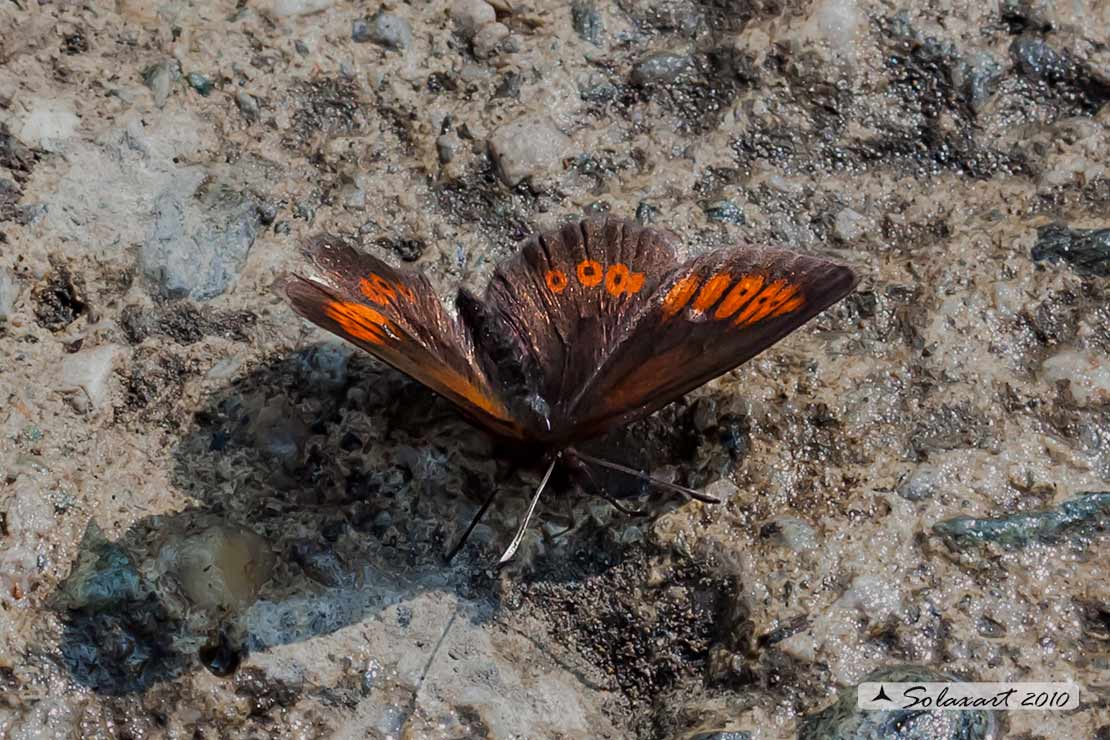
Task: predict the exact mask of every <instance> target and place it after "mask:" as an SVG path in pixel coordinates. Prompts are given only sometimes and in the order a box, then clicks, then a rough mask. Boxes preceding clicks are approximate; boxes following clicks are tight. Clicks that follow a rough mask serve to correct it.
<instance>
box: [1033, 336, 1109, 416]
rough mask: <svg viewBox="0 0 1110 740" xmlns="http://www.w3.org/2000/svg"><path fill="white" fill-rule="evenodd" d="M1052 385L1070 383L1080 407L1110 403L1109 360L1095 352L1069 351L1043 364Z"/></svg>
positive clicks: (1054, 356) (1043, 369)
mask: <svg viewBox="0 0 1110 740" xmlns="http://www.w3.org/2000/svg"><path fill="white" fill-rule="evenodd" d="M1041 371H1042V372H1043V373H1044V378H1045V380H1047V381H1048V382H1050V383H1056V382H1058V381H1061V380H1066V381H1068V389H1069V390H1070V391H1071V396H1072V398H1073V399H1074V400H1075V402H1076V403H1077V404H1078V405H1080V406H1102V405H1104V404H1110V358H1108V357H1107V356H1106V355H1104V354H1101V353H1098V352H1092V353H1089V354H1088V353H1084V352H1080V351H1078V350H1071V349H1066V350H1063V351H1062V352H1059V353H1057V354H1055V355H1052V356H1051V357H1049V358H1048V359H1046V360H1045V361H1044V363H1042V364H1041Z"/></svg>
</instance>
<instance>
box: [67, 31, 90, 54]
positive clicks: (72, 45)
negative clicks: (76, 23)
mask: <svg viewBox="0 0 1110 740" xmlns="http://www.w3.org/2000/svg"><path fill="white" fill-rule="evenodd" d="M88 50H89V40H88V39H87V38H86V37H85V34H83V33H81V32H80V31H74V32H73V33H67V34H66V35H65V36H64V37H62V53H63V54H65V55H66V56H74V55H76V54H84V53H85V52H86V51H88Z"/></svg>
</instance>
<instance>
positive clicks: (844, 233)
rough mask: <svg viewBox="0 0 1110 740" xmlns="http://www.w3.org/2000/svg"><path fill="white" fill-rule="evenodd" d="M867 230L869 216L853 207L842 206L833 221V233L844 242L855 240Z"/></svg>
mask: <svg viewBox="0 0 1110 740" xmlns="http://www.w3.org/2000/svg"><path fill="white" fill-rule="evenodd" d="M866 231H867V218H866V217H865V216H863V215H862V214H860V213H857V212H856V211H853V210H852V209H851V208H841V209H840V211H839V212H838V213H837V214H836V220H835V221H834V223H833V234H834V235H835V236H836V238H837V239H839V240H840V241H842V242H845V243H847V242H854V241H856V240H857V239H859V238H860V237H861V236H863V235H864V233H866Z"/></svg>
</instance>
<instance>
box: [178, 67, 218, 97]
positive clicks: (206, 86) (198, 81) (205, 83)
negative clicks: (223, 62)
mask: <svg viewBox="0 0 1110 740" xmlns="http://www.w3.org/2000/svg"><path fill="white" fill-rule="evenodd" d="M185 81H186V82H188V83H189V87H191V88H193V89H194V90H196V91H197V92H198V93H200V94H201V95H203V96H204V97H206V98H207V97H208V96H209V95H211V94H212V88H213V86H212V81H211V80H209V79H208V78H207V77H205V76H204V75H202V74H201V73H200V72H190V73H189V74H187V75H185Z"/></svg>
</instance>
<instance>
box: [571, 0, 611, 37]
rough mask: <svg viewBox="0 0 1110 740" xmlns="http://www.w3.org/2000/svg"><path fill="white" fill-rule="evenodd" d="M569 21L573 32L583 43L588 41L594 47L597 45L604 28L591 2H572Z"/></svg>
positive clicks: (577, 0) (575, 0) (584, 0)
mask: <svg viewBox="0 0 1110 740" xmlns="http://www.w3.org/2000/svg"><path fill="white" fill-rule="evenodd" d="M570 19H571V24H572V25H573V26H574V32H575V33H577V34H578V35H579V36H580V37H581V38H582V39H583V40H584V41H589V42H590V43H591V44H593V45H594V46H597V45H598V44H599V42H600V41H601V32H602V31H603V30H604V27H603V26H602V23H601V14H600V13H598V12H597V6H596V5H595V4H594V2H593V0H574V3H572V4H571V6H570Z"/></svg>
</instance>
